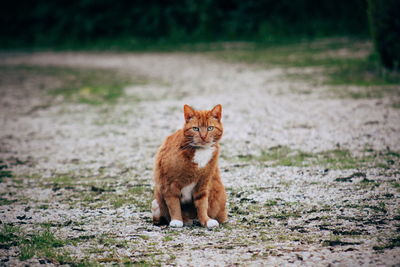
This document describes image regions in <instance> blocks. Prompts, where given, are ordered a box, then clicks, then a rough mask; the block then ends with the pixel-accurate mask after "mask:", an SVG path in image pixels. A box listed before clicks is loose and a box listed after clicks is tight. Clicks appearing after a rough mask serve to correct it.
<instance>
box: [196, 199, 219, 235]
mask: <svg viewBox="0 0 400 267" xmlns="http://www.w3.org/2000/svg"><path fill="white" fill-rule="evenodd" d="M194 204H195V206H196V209H197V216H198V219H199V221H200V223H201V225H203V226H204V227H208V228H213V227H217V226H219V223H218V221H217V220H214V219H211V218H210V217H208V214H207V211H208V194H207V193H206V192H204V191H203V192H196V193H195V194H194Z"/></svg>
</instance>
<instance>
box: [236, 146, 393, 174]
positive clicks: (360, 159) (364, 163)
mask: <svg viewBox="0 0 400 267" xmlns="http://www.w3.org/2000/svg"><path fill="white" fill-rule="evenodd" d="M238 159H239V160H241V161H246V162H254V161H258V162H262V163H264V164H266V165H267V166H271V167H276V166H299V167H306V166H324V167H325V168H330V169H355V168H359V167H371V165H372V166H373V167H378V168H379V167H382V164H384V163H387V164H389V165H384V167H385V168H390V166H392V165H395V164H396V162H398V152H393V151H372V152H365V153H364V155H362V156H354V155H353V154H352V153H351V152H350V151H349V150H346V149H333V150H327V151H322V152H319V153H310V152H304V151H301V150H295V149H291V148H289V147H287V146H276V147H272V148H270V149H268V150H263V151H261V154H260V155H259V156H254V155H239V156H238Z"/></svg>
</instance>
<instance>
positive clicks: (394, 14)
mask: <svg viewBox="0 0 400 267" xmlns="http://www.w3.org/2000/svg"><path fill="white" fill-rule="evenodd" d="M368 15H369V23H370V28H371V34H372V37H373V40H374V43H375V48H376V50H377V52H378V54H379V56H380V60H381V62H382V64H383V65H384V66H385V67H387V68H389V69H400V1H399V0H368Z"/></svg>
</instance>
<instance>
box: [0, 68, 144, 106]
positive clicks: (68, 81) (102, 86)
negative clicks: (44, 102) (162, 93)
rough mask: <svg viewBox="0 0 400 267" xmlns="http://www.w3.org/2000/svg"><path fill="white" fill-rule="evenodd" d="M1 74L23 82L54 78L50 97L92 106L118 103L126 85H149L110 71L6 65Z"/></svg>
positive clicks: (138, 79)
mask: <svg viewBox="0 0 400 267" xmlns="http://www.w3.org/2000/svg"><path fill="white" fill-rule="evenodd" d="M0 71H1V72H3V73H10V75H14V76H17V77H20V79H24V78H25V77H29V75H33V76H42V77H48V78H52V79H55V81H56V82H53V84H51V85H49V86H48V87H49V89H50V94H51V95H54V96H60V95H61V96H63V97H65V98H66V99H68V100H70V101H74V102H79V103H86V104H93V105H98V104H110V103H115V102H116V101H117V100H118V99H119V98H120V97H122V96H123V95H124V88H125V87H126V86H128V85H132V84H143V83H145V82H146V81H145V79H143V78H139V77H132V76H130V75H127V74H122V73H121V72H117V71H115V70H107V69H87V68H70V67H57V66H51V67H48V66H31V65H17V66H6V65H3V66H0Z"/></svg>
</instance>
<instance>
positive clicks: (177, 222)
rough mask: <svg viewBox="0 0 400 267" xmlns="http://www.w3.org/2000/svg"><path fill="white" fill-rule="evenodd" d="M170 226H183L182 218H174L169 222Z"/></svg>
mask: <svg viewBox="0 0 400 267" xmlns="http://www.w3.org/2000/svg"><path fill="white" fill-rule="evenodd" d="M169 226H171V227H179V228H180V227H182V226H183V222H182V221H180V220H172V221H171V222H170V223H169Z"/></svg>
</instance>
